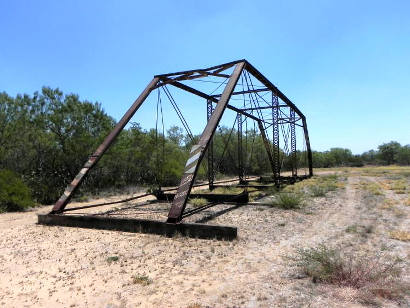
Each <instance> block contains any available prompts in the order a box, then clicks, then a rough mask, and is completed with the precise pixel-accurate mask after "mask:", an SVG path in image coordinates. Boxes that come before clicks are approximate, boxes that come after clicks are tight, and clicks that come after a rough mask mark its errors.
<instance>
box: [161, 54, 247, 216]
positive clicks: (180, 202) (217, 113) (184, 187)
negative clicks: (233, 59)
mask: <svg viewBox="0 0 410 308" xmlns="http://www.w3.org/2000/svg"><path fill="white" fill-rule="evenodd" d="M244 67H245V62H239V63H238V64H236V65H235V69H234V71H233V73H232V75H231V76H230V77H229V81H228V84H227V85H226V87H225V89H224V91H223V93H222V95H221V98H220V99H219V101H218V104H217V105H216V107H215V110H214V112H213V113H212V116H211V118H210V119H209V122H208V123H207V125H206V127H205V129H204V131H203V132H202V134H201V137H200V139H199V141H198V144H196V145H194V146H193V147H192V148H191V152H190V155H189V158H188V161H187V163H186V165H185V171H184V174H183V176H182V179H181V183H180V184H179V187H178V189H177V193H176V194H175V198H174V201H173V202H172V206H171V209H170V210H169V213H168V220H167V222H169V223H177V222H179V221H181V219H182V214H183V212H184V210H185V207H186V203H187V201H188V196H189V193H190V192H191V189H192V185H193V183H194V180H195V176H196V174H197V172H198V167H199V165H200V163H201V161H202V158H203V155H204V152H205V151H206V149H207V148H208V146H209V142H210V140H211V139H212V137H213V135H214V133H215V130H216V127H217V126H218V123H219V121H220V120H221V117H222V115H223V113H224V111H225V109H226V106H227V105H228V101H229V99H230V98H231V95H232V92H233V90H234V88H235V86H236V84H237V82H238V79H239V76H240V75H241V73H242V70H243V68H244Z"/></svg>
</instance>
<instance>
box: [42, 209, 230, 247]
mask: <svg viewBox="0 0 410 308" xmlns="http://www.w3.org/2000/svg"><path fill="white" fill-rule="evenodd" d="M38 223H39V224H41V225H52V226H66V227H77V228H89V229H103V230H116V231H124V232H134V233H149V234H158V235H165V236H167V237H172V236H174V235H177V234H178V235H183V236H187V237H193V238H200V239H218V240H230V241H231V240H233V239H235V238H236V236H237V228H236V227H229V226H216V225H206V224H198V223H179V224H169V223H165V222H161V221H155V220H146V219H129V218H112V217H98V216H82V215H54V214H47V215H38Z"/></svg>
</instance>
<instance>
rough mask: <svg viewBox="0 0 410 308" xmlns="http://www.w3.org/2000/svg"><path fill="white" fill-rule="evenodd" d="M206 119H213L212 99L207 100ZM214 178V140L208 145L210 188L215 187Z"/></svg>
mask: <svg viewBox="0 0 410 308" xmlns="http://www.w3.org/2000/svg"><path fill="white" fill-rule="evenodd" d="M206 111H207V113H206V119H207V122H209V120H210V119H211V116H212V112H213V105H212V101H210V100H207V101H206ZM214 180H215V173H214V142H213V140H211V141H210V143H209V147H208V183H209V190H213V189H214Z"/></svg>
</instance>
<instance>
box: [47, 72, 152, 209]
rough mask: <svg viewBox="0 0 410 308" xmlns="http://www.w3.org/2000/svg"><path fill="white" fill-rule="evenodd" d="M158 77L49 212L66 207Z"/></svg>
mask: <svg viewBox="0 0 410 308" xmlns="http://www.w3.org/2000/svg"><path fill="white" fill-rule="evenodd" d="M158 81H159V78H156V77H154V79H152V81H151V82H150V83H149V84H148V86H147V87H146V88H145V90H144V91H143V92H142V93H141V95H140V96H139V97H138V98H137V99H136V100H135V102H134V103H133V104H132V106H131V107H130V109H128V111H127V112H126V113H125V114H124V116H123V117H122V118H121V120H120V121H119V122H118V123H117V125H116V126H115V127H114V129H113V130H112V131H111V133H110V134H109V135H108V136H107V137H106V138H105V140H104V141H103V143H102V144H101V145H100V146H99V147H98V148H97V150H96V151H95V152H94V154H93V155H91V156H90V158H89V159H88V161H87V162H86V163H85V164H84V166H83V168H82V169H81V170H80V172H79V173H78V174H77V176H76V177H75V178H74V180H73V181H72V182H71V183H70V184H69V185H68V186H67V188H66V189H65V191H64V193H63V194H62V195H61V197H60V199H58V201H57V202H56V203H55V205H54V207H53V209H52V211H51V213H61V212H62V211H63V210H64V208H65V207H66V205H67V203H68V202H69V201H70V199H71V198H72V196H73V193H74V192H75V191H76V190H77V188H78V186H79V185H80V184H81V183H82V181H83V180H84V178H85V176H86V175H87V174H88V172H89V171H90V170H91V169H92V168H93V167H94V166H95V165H96V164H97V162H98V161H99V160H100V158H101V156H102V155H103V154H104V153H105V151H107V149H108V148H109V147H110V145H111V144H112V143H113V141H114V140H115V139H116V138H117V136H118V135H119V133H120V132H121V131H122V129H123V128H124V126H125V125H127V123H128V121H129V120H130V119H131V118H132V116H133V115H134V114H135V112H136V111H137V110H138V108H139V107H140V106H141V105H142V103H143V102H144V101H145V99H146V98H147V97H148V95H149V94H150V93H151V91H152V89H153V88H154V87H155V86H156V84H157V83H158Z"/></svg>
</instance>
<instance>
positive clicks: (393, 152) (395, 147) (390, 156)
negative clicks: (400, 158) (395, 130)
mask: <svg viewBox="0 0 410 308" xmlns="http://www.w3.org/2000/svg"><path fill="white" fill-rule="evenodd" d="M400 148H401V145H400V143H398V142H396V141H390V142H389V143H383V144H382V145H379V147H378V149H379V156H380V159H381V160H382V161H383V162H384V163H386V164H387V165H391V164H394V163H397V155H398V154H399V151H400Z"/></svg>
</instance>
